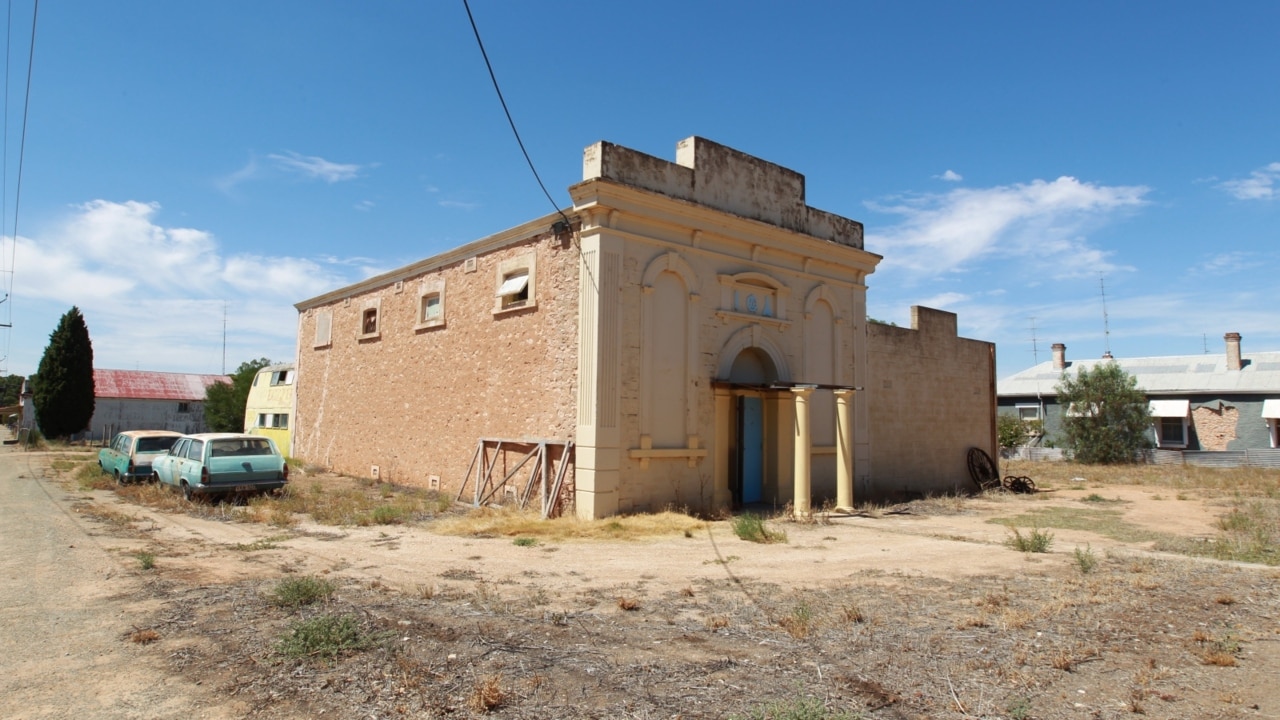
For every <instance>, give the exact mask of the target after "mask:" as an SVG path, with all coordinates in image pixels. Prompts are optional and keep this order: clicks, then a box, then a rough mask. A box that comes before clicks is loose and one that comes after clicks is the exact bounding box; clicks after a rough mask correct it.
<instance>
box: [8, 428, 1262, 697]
mask: <svg viewBox="0 0 1280 720" xmlns="http://www.w3.org/2000/svg"><path fill="white" fill-rule="evenodd" d="M55 475H56V474H55V473H53V472H51V471H50V469H49V461H48V458H47V457H44V456H40V455H37V454H31V453H21V452H18V451H16V450H12V449H10V448H5V449H4V450H2V451H0V489H3V495H0V517H4V518H5V520H4V524H3V525H2V526H0V541H3V542H4V545H5V548H6V553H5V555H6V557H5V558H3V561H2V562H3V565H0V568H3V588H0V601H3V602H0V605H2V606H3V607H4V608H5V610H4V611H3V612H4V615H3V617H4V618H5V625H6V634H7V636H8V637H7V638H6V639H5V641H4V642H5V644H4V645H0V652H2V653H3V654H2V656H0V715H3V716H4V717H32V718H35V717H40V718H51V717H67V718H71V717H76V718H80V717H110V718H143V717H146V718H151V717H182V718H238V717H252V718H297V717H334V718H356V717H359V718H398V717H413V718H437V717H457V718H470V717H484V716H491V717H495V718H727V717H743V718H748V717H762V718H763V717H777V716H779V715H783V716H784V717H793V718H810V717H812V718H819V717H833V718H834V717H866V718H1120V717H1130V716H1134V715H1145V716H1148V717H1153V718H1254V717H1268V718H1277V717H1280V689H1278V688H1277V683H1276V678H1280V592H1278V590H1280V569H1277V568H1273V567H1263V566H1250V565H1245V564H1239V563H1227V562H1219V561H1212V560H1206V559H1197V558H1189V557H1185V556H1181V555H1173V554H1168V553H1160V552H1155V551H1153V550H1152V549H1151V542H1150V541H1138V540H1134V539H1132V537H1137V536H1140V535H1141V532H1137V531H1144V530H1145V531H1151V532H1158V533H1161V534H1164V535H1165V536H1169V535H1175V536H1179V537H1184V538H1210V537H1212V536H1213V535H1214V533H1215V528H1216V525H1215V521H1216V519H1217V517H1218V516H1219V515H1220V514H1221V513H1222V512H1223V511H1224V506H1223V505H1222V504H1220V503H1219V502H1218V501H1215V500H1214V499H1212V498H1197V497H1195V496H1194V495H1188V496H1184V495H1182V494H1179V495H1178V497H1177V498H1174V497H1171V496H1169V494H1168V493H1167V492H1166V493H1165V494H1164V496H1161V495H1160V493H1159V491H1157V490H1155V489H1152V488H1146V487H1127V486H1107V487H1105V488H1099V487H1096V486H1089V485H1088V484H1087V483H1081V484H1079V485H1078V486H1067V487H1060V488H1056V489H1054V491H1052V492H1042V493H1038V494H1036V495H1034V496H1014V495H1003V496H992V497H982V498H968V499H963V500H956V499H935V500H927V501H919V502H916V503H911V504H909V505H904V506H897V507H895V508H892V509H889V510H886V511H881V512H873V513H866V514H863V515H860V516H835V517H830V518H826V519H824V520H823V521H822V522H817V523H813V524H795V523H779V522H775V523H771V527H775V528H777V529H781V530H784V531H785V532H786V533H787V535H788V542H786V543H779V544H772V545H762V544H755V543H749V542H744V541H742V540H739V539H738V538H737V537H736V536H735V535H734V534H733V532H732V529H731V527H730V525H729V523H728V522H724V521H719V522H711V523H708V524H706V526H705V527H704V528H703V529H701V530H699V531H697V532H695V533H692V536H672V537H662V538H659V539H652V540H633V541H604V540H592V541H566V542H559V541H557V542H550V541H539V542H537V543H534V544H532V545H524V544H516V543H514V542H513V541H512V538H510V537H492V538H477V537H452V536H447V535H441V534H437V533H433V532H432V531H431V530H430V526H429V525H426V526H417V525H387V526H373V527H339V528H335V527H331V526H321V525H315V524H309V523H306V522H303V523H301V524H299V525H296V526H294V527H291V528H287V529H282V528H279V527H272V526H269V525H260V524H251V523H244V522H234V521H229V520H227V521H220V520H217V519H209V518H201V517H195V516H192V515H187V514H177V513H168V512H159V511H156V510H152V509H149V508H145V507H140V506H137V505H133V504H128V503H123V502H121V501H120V500H119V498H118V497H117V496H116V494H115V493H114V492H112V491H107V490H95V491H88V492H86V491H81V490H78V489H76V487H75V485H74V484H73V483H71V482H70V481H69V480H66V479H58V478H57V477H55ZM311 480H319V481H320V482H325V483H342V482H351V481H349V480H346V479H344V478H336V477H320V478H309V479H308V481H311ZM37 490H38V491H39V493H42V494H43V497H44V498H45V499H43V500H42V499H41V498H40V494H39V493H37V492H36V491H37ZM19 492H22V493H28V494H29V497H28V496H24V497H26V499H18V497H19V496H18V495H17V494H16V493H19ZM1099 495H1101V496H1104V499H1105V507H1106V508H1108V509H1109V510H1114V511H1117V513H1118V516H1119V518H1120V519H1121V520H1122V522H1123V523H1124V526H1125V527H1126V528H1128V529H1129V530H1133V531H1135V532H1131V533H1129V535H1128V536H1126V537H1130V536H1132V537H1130V539H1129V540H1128V541H1121V540H1117V539H1115V537H1114V535H1115V533H1112V534H1111V535H1112V536H1110V537H1109V536H1104V535H1102V534H1098V533H1096V532H1087V531H1083V530H1054V531H1053V544H1052V546H1051V547H1050V549H1049V552H1047V553H1042V554H1041V553H1036V554H1030V553H1022V552H1017V551H1015V550H1013V549H1012V548H1010V547H1008V545H1007V541H1008V540H1009V538H1010V536H1011V533H1010V531H1009V529H1008V528H1007V527H1006V525H1004V524H1001V523H1000V522H992V521H993V520H999V519H1001V518H1012V517H1017V516H1020V515H1023V514H1024V513H1027V512H1029V511H1031V510H1037V511H1044V510H1046V509H1052V508H1060V509H1066V510H1068V511H1070V510H1072V509H1078V508H1082V507H1088V506H1093V505H1097V504H1098V503H1097V500H1098V497H1099ZM1090 496H1092V498H1093V502H1088V503H1086V502H1085V500H1086V498H1089V497H1090ZM20 518H27V519H25V520H21V521H20V520H19V519H20ZM1022 527H1023V530H1024V532H1027V531H1028V527H1027V526H1025V525H1023V526H1022ZM33 528H55V529H53V530H48V531H47V532H46V531H44V530H41V531H40V532H35V531H33ZM16 535H33V536H37V537H32V538H29V539H27V540H17V539H11V536H16ZM67 546H72V547H67ZM140 552H147V553H151V554H152V555H153V556H154V558H155V567H154V568H152V569H147V570H144V569H142V568H141V567H140V563H139V561H138V553H140ZM1082 555H1083V556H1084V557H1085V558H1092V559H1093V560H1095V561H1096V567H1095V568H1093V569H1092V571H1091V572H1087V573H1086V572H1083V571H1082V569H1081V566H1082V561H1081V557H1082ZM43 576H47V577H43ZM303 576H316V577H321V578H326V579H328V580H330V581H332V582H333V583H335V584H336V586H337V592H336V593H335V594H334V596H333V597H332V598H331V599H330V600H329V601H328V602H326V603H322V604H320V605H313V606H307V607H303V608H300V609H293V610H290V609H284V608H281V607H277V606H275V605H273V604H271V603H270V602H269V601H268V594H269V593H270V592H271V590H272V589H273V588H274V587H276V585H277V583H279V581H280V580H281V579H282V578H289V577H303ZM321 614H334V615H342V616H350V617H352V618H355V619H356V620H357V621H358V623H359V625H360V627H361V628H362V629H363V630H364V631H365V632H366V633H367V636H369V637H373V638H376V639H377V642H375V643H374V644H373V646H372V647H370V648H368V649H365V650H362V651H356V652H351V653H349V654H346V655H344V656H341V657H339V658H337V659H334V660H320V659H311V660H290V659H287V658H285V657H284V656H283V655H281V654H280V652H278V644H279V642H280V638H281V637H282V636H283V635H284V634H285V633H286V632H287V631H288V628H289V627H290V624H291V623H294V622H296V621H297V620H298V619H299V618H311V617H316V616H319V615H321ZM51 615H53V616H57V617H56V618H54V619H49V617H50V616H51ZM815 708H823V709H825V711H826V713H827V714H826V715H820V714H812V713H811V714H802V712H801V710H804V709H808V710H811V711H813V712H814V713H816V712H817V711H816V710H815ZM788 710H790V712H791V714H784V713H785V712H786V711H788ZM841 713H843V715H842V714H841Z"/></svg>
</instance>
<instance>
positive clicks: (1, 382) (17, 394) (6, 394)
mask: <svg viewBox="0 0 1280 720" xmlns="http://www.w3.org/2000/svg"><path fill="white" fill-rule="evenodd" d="M25 379H26V378H24V377H22V376H21V375H6V376H4V377H3V378H0V406H4V407H8V406H10V405H17V404H18V402H19V401H20V400H21V399H22V398H21V395H22V381H23V380H25Z"/></svg>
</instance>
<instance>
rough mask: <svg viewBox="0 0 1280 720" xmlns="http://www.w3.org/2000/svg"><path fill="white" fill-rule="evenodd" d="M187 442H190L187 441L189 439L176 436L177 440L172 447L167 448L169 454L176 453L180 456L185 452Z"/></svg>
mask: <svg viewBox="0 0 1280 720" xmlns="http://www.w3.org/2000/svg"><path fill="white" fill-rule="evenodd" d="M188 442H190V441H189V440H187V439H186V438H178V442H176V443H174V444H173V447H172V448H170V449H169V454H170V455H177V456H178V457H182V456H183V454H184V453H186V452H187V443H188Z"/></svg>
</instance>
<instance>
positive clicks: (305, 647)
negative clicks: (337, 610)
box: [276, 615, 375, 658]
mask: <svg viewBox="0 0 1280 720" xmlns="http://www.w3.org/2000/svg"><path fill="white" fill-rule="evenodd" d="M374 640H375V639H374V638H372V637H370V636H368V635H366V634H365V633H363V632H361V630H360V624H359V623H358V622H356V619H355V618H354V617H351V616H350V615H343V616H340V617H339V616H335V615H321V616H320V617H317V618H312V619H310V620H299V621H297V622H295V623H293V624H292V625H290V626H289V630H288V632H287V633H286V634H285V635H284V636H283V637H281V638H280V642H279V643H278V644H277V645H276V650H277V651H278V652H279V653H280V654H281V655H284V656H286V657H291V658H303V657H325V658H332V657H337V656H338V655H340V654H342V653H347V652H354V651H357V650H364V649H366V648H368V647H370V646H372V645H373V644H374Z"/></svg>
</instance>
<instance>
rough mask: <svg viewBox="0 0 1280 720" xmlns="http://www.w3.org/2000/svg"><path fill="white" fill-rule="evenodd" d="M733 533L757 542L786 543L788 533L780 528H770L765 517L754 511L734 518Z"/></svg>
mask: <svg viewBox="0 0 1280 720" xmlns="http://www.w3.org/2000/svg"><path fill="white" fill-rule="evenodd" d="M733 534H734V535H737V536H738V537H739V538H740V539H742V540H746V541H748V542H755V543H765V544H769V543H784V542H786V541H787V534H786V533H785V532H782V531H780V530H770V529H769V528H768V527H766V526H765V524H764V518H762V517H760V516H759V515H756V514H754V513H743V514H742V515H739V516H737V517H735V518H734V519H733Z"/></svg>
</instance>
